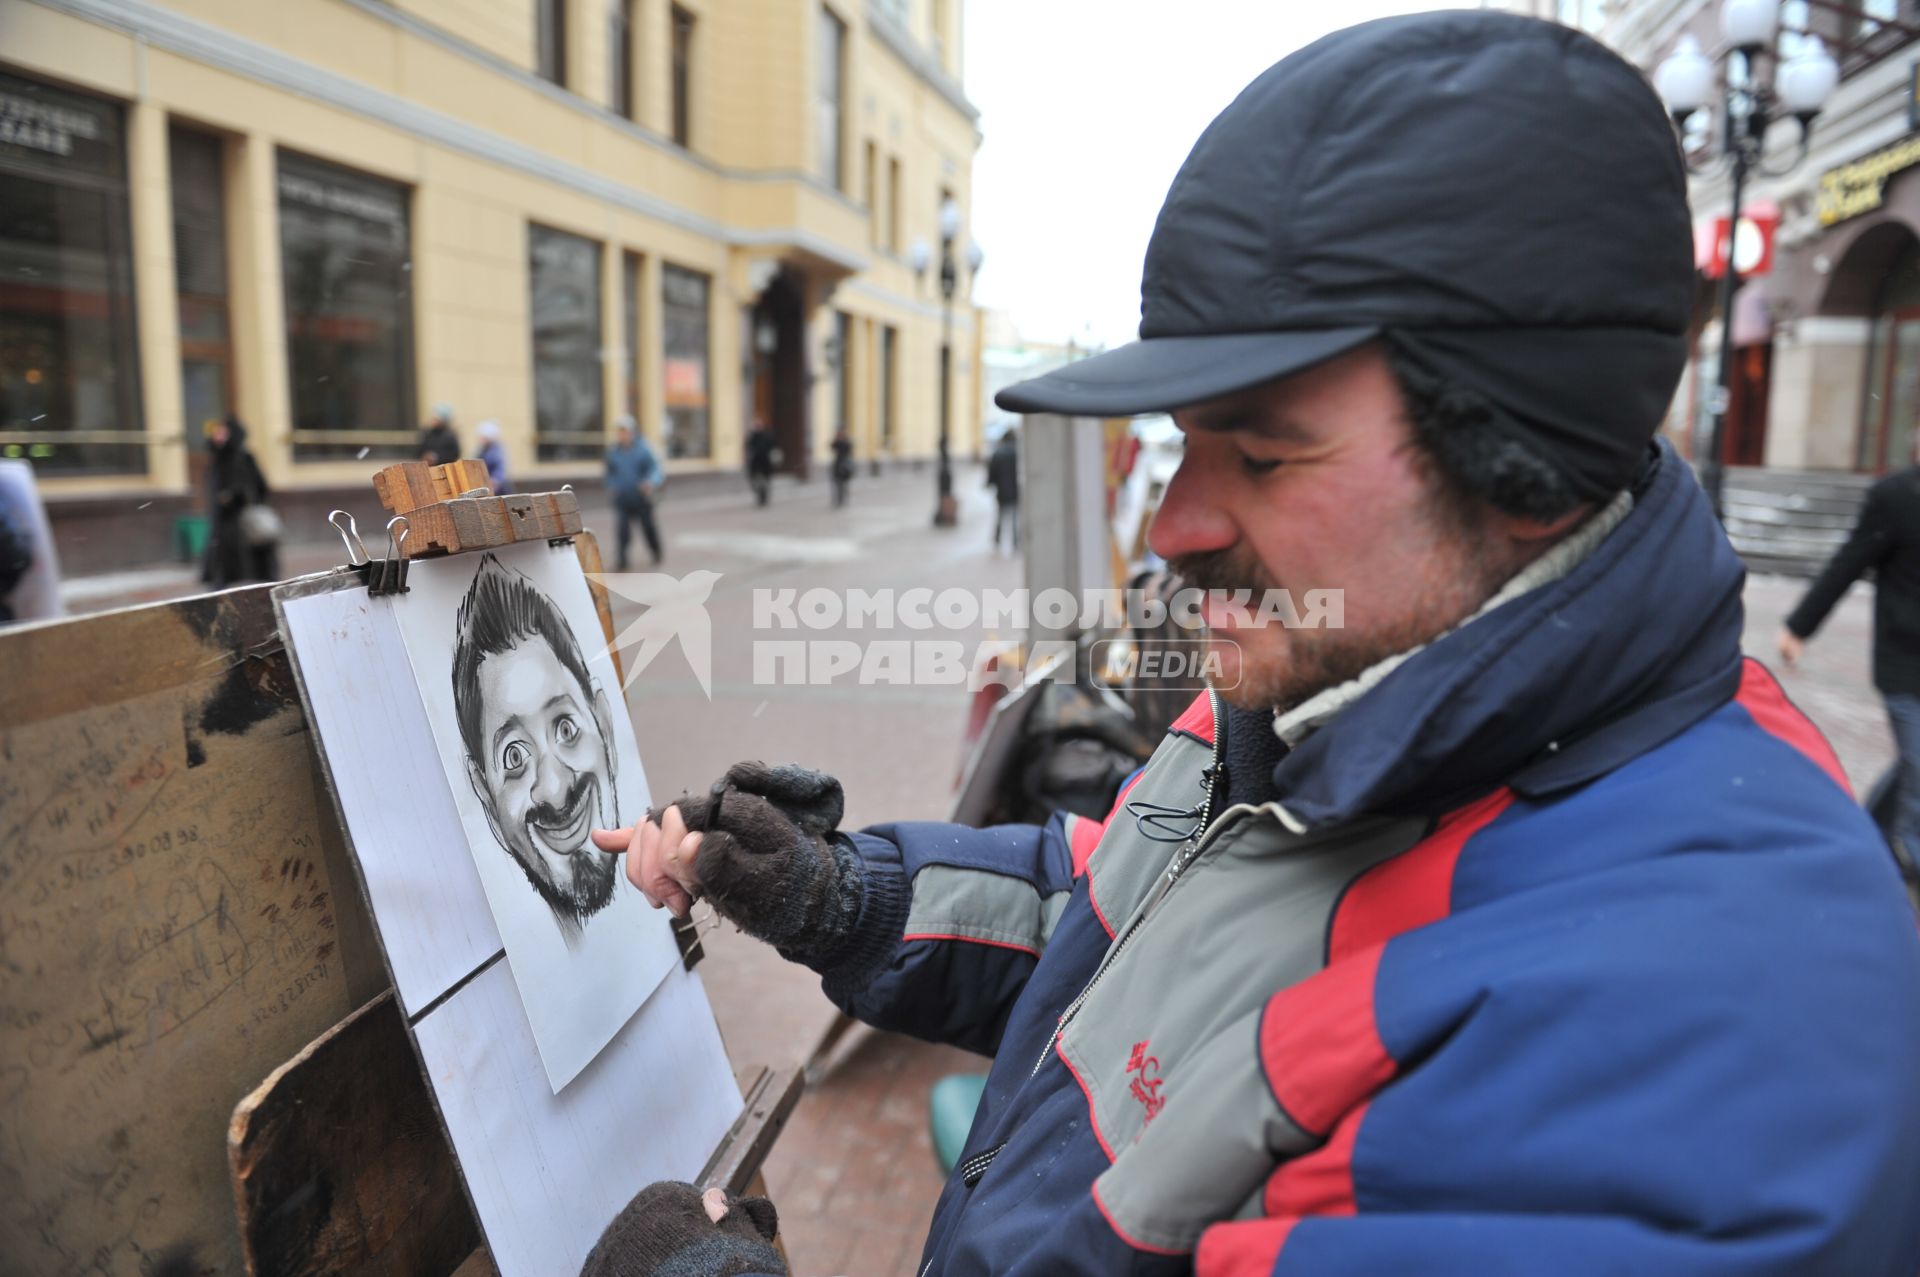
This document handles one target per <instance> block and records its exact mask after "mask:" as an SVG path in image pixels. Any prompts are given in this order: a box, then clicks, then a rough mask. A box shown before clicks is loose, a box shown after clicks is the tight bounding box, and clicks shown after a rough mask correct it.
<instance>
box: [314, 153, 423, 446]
mask: <svg viewBox="0 0 1920 1277" xmlns="http://www.w3.org/2000/svg"><path fill="white" fill-rule="evenodd" d="M279 188H280V264H281V272H282V276H283V287H282V291H283V293H284V294H285V299H286V311H287V382H288V391H289V399H290V400H291V408H292V419H293V457H294V460H295V461H323V460H335V459H341V458H355V457H366V458H376V459H379V460H383V461H384V460H393V461H412V460H417V459H418V456H419V451H418V449H417V448H416V447H415V446H414V445H415V443H416V441H417V429H416V423H415V422H414V420H413V416H414V411H413V410H414V397H413V287H412V281H413V263H412V261H411V258H410V256H409V252H410V244H411V239H410V237H409V219H408V213H407V189H406V188H405V187H404V186H400V185H398V184H397V183H394V182H386V181H382V180H380V179H379V178H375V177H368V176H367V175H366V174H364V173H356V172H354V171H353V170H352V169H346V168H341V167H339V166H337V165H333V164H326V163H323V162H321V161H319V160H312V159H308V158H306V157H305V156H300V155H293V154H290V153H286V152H282V153H281V155H280V166H279Z"/></svg>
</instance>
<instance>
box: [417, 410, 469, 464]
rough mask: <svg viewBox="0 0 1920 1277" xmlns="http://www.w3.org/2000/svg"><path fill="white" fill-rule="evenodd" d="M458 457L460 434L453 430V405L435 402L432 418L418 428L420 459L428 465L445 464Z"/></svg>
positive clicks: (456, 459) (454, 460) (452, 461)
mask: <svg viewBox="0 0 1920 1277" xmlns="http://www.w3.org/2000/svg"><path fill="white" fill-rule="evenodd" d="M459 459H460V436H459V435H457V434H455V433H454V430H453V405H452V404H444V403H442V404H435V405H434V406H433V420H431V421H429V422H428V423H427V424H426V425H424V426H422V427H421V428H420V460H422V461H424V462H426V463H427V464H428V465H430V466H445V465H451V464H453V463H454V462H456V461H458V460H459Z"/></svg>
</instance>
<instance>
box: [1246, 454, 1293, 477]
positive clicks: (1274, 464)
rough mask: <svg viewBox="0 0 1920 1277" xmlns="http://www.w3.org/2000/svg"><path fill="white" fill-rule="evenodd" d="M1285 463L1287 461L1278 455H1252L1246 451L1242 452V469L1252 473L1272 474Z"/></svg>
mask: <svg viewBox="0 0 1920 1277" xmlns="http://www.w3.org/2000/svg"><path fill="white" fill-rule="evenodd" d="M1285 464H1286V462H1284V461H1281V460H1279V459H1278V458H1276V457H1250V456H1248V455H1247V454H1246V453H1244V452H1243V453H1241V454H1240V469H1241V470H1242V471H1243V472H1244V473H1246V474H1250V475H1263V474H1271V473H1273V472H1274V471H1275V470H1278V469H1279V468H1280V467H1281V466H1283V465H1285Z"/></svg>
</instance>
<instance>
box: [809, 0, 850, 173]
mask: <svg viewBox="0 0 1920 1277" xmlns="http://www.w3.org/2000/svg"><path fill="white" fill-rule="evenodd" d="M819 28H820V29H819V34H818V40H819V47H818V49H817V50H816V56H817V58H818V66H817V68H816V72H817V73H816V74H815V76H814V86H813V92H814V100H813V130H814V147H815V155H814V169H815V172H817V173H818V174H819V175H820V180H821V181H823V182H825V183H826V184H827V185H828V186H831V187H832V188H833V189H834V190H836V191H837V190H839V189H840V188H841V187H842V186H843V185H845V183H846V174H845V173H844V172H842V170H841V164H840V128H841V116H842V111H841V98H842V96H843V95H844V91H845V79H846V77H845V69H846V56H847V24H846V23H844V22H842V21H840V19H839V18H838V17H837V16H835V14H834V12H833V10H831V9H829V8H827V7H826V6H824V5H822V6H821V9H820V23H819Z"/></svg>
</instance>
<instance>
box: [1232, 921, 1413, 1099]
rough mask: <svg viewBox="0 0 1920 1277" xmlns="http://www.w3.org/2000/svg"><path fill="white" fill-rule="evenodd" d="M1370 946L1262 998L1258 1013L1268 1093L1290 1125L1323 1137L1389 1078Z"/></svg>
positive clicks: (1376, 956)
mask: <svg viewBox="0 0 1920 1277" xmlns="http://www.w3.org/2000/svg"><path fill="white" fill-rule="evenodd" d="M1383 947H1384V946H1379V945H1376V946H1375V947H1374V948H1372V949H1370V950H1368V951H1367V952H1365V953H1361V954H1356V955H1354V956H1352V957H1350V958H1347V959H1346V960H1344V961H1342V962H1336V963H1334V964H1333V965H1332V966H1329V967H1327V968H1326V969H1325V970H1323V971H1321V972H1319V973H1318V974H1316V975H1313V976H1309V977H1308V978H1307V979H1305V980H1302V981H1301V982H1300V983H1299V984H1296V985H1292V986H1290V987H1288V988H1285V989H1282V990H1281V991H1280V992H1278V993H1276V994H1274V995H1273V996H1272V997H1271V998H1269V999H1267V1006H1266V1010H1265V1011H1263V1012H1262V1013H1261V1015H1260V1064H1261V1067H1262V1068H1263V1069H1264V1070H1265V1071H1266V1075H1267V1085H1268V1086H1270V1087H1272V1088H1273V1097H1274V1099H1276V1100H1278V1101H1279V1103H1280V1107H1281V1108H1283V1109H1285V1110H1286V1113H1287V1116H1288V1117H1289V1118H1291V1119H1292V1120H1293V1122H1294V1124H1295V1125H1296V1126H1298V1127H1300V1129H1301V1130H1303V1131H1306V1132H1307V1133H1308V1134H1311V1135H1325V1134H1328V1133H1329V1132H1331V1131H1332V1130H1333V1129H1334V1125H1335V1124H1336V1123H1337V1122H1339V1120H1340V1119H1341V1118H1342V1117H1343V1116H1344V1115H1345V1114H1346V1113H1347V1111H1348V1110H1350V1109H1352V1108H1353V1107H1354V1105H1356V1104H1358V1103H1360V1102H1361V1101H1362V1100H1365V1099H1367V1098H1368V1097H1369V1096H1371V1095H1372V1094H1373V1093H1374V1092H1375V1091H1377V1090H1379V1089H1380V1088H1381V1087H1382V1086H1384V1085H1385V1084H1386V1083H1387V1080H1388V1079H1390V1078H1391V1077H1392V1076H1393V1074H1394V1068H1395V1065H1394V1062H1393V1057H1391V1056H1389V1055H1388V1054H1387V1048H1386V1047H1385V1046H1383V1045H1382V1044H1381V1042H1380V1033H1379V1030H1378V1028H1377V1027H1376V1026H1375V1023H1374V1018H1373V978H1374V973H1375V972H1376V971H1377V970H1378V969H1379V966H1380V953H1381V950H1382V948H1383Z"/></svg>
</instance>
